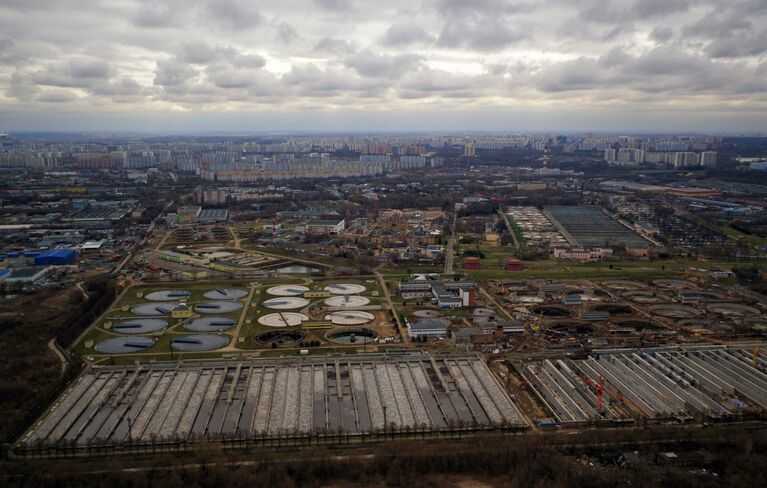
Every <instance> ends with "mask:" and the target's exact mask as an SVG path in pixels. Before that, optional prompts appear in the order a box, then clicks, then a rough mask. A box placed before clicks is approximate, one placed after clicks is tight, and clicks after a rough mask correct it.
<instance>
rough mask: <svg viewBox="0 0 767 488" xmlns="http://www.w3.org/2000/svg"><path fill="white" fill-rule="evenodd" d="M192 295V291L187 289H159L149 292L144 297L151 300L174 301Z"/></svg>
mask: <svg viewBox="0 0 767 488" xmlns="http://www.w3.org/2000/svg"><path fill="white" fill-rule="evenodd" d="M190 296H192V293H191V292H188V291H186V290H159V291H153V292H151V293H147V295H146V296H145V297H144V298H146V299H147V300H149V301H151V302H172V301H175V300H186V299H187V298H189V297H190Z"/></svg>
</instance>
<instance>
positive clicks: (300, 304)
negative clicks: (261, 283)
mask: <svg viewBox="0 0 767 488" xmlns="http://www.w3.org/2000/svg"><path fill="white" fill-rule="evenodd" d="M263 305H264V307H266V308H270V309H272V310H293V309H296V308H304V307H305V306H307V305H309V300H307V299H306V298H299V297H283V298H270V299H269V300H267V301H265V302H264V303H263Z"/></svg>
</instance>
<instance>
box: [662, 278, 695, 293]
mask: <svg viewBox="0 0 767 488" xmlns="http://www.w3.org/2000/svg"><path fill="white" fill-rule="evenodd" d="M652 284H653V285H655V286H657V287H658V288H668V289H669V290H681V289H684V288H694V287H695V283H693V282H692V281H687V280H678V279H674V278H660V279H657V280H653V282H652Z"/></svg>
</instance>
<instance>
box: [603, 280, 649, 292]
mask: <svg viewBox="0 0 767 488" xmlns="http://www.w3.org/2000/svg"><path fill="white" fill-rule="evenodd" d="M602 286H604V287H605V288H609V289H611V290H617V291H630V290H642V289H644V288H646V286H645V284H644V283H642V282H641V281H632V280H608V281H603V282H602Z"/></svg>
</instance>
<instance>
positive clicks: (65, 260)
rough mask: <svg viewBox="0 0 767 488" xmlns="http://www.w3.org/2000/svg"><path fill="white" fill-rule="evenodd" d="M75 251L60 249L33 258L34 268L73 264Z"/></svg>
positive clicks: (75, 255) (75, 256) (75, 257)
mask: <svg viewBox="0 0 767 488" xmlns="http://www.w3.org/2000/svg"><path fill="white" fill-rule="evenodd" d="M76 260H77V250H75V249H68V248H60V249H51V250H50V251H45V252H43V253H40V254H39V255H37V256H35V266H66V265H70V264H75V261H76Z"/></svg>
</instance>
